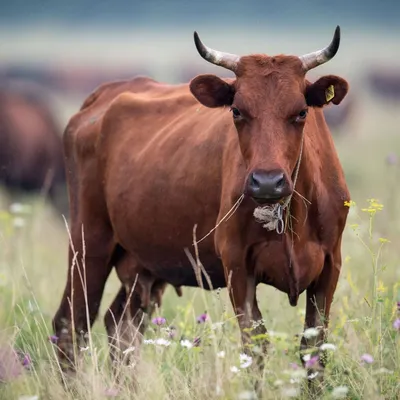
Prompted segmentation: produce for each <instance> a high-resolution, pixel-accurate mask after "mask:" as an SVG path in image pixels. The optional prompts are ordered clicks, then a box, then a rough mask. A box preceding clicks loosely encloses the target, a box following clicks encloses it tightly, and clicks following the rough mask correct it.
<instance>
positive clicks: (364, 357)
mask: <svg viewBox="0 0 400 400" xmlns="http://www.w3.org/2000/svg"><path fill="white" fill-rule="evenodd" d="M361 361H362V362H363V363H367V364H372V363H373V362H374V357H372V356H371V354H368V353H365V354H363V355H362V356H361Z"/></svg>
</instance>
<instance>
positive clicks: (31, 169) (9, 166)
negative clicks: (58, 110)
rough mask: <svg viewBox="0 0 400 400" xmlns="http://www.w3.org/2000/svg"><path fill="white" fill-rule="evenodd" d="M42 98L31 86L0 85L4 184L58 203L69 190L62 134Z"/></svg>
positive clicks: (1, 181)
mask: <svg viewBox="0 0 400 400" xmlns="http://www.w3.org/2000/svg"><path fill="white" fill-rule="evenodd" d="M42 94H43V93H42V91H41V90H40V89H39V88H38V87H37V86H36V85H33V84H31V83H28V82H22V81H10V82H2V83H1V85H0V184H2V185H4V186H5V187H6V188H7V189H8V190H10V191H15V190H17V191H23V192H39V191H44V192H46V191H48V193H49V195H50V197H51V198H53V199H54V196H55V195H56V193H62V190H63V189H64V190H65V189H66V188H65V172H64V158H63V150H62V140H61V131H60V130H59V127H58V126H57V122H56V120H55V118H54V116H53V115H52V112H51V111H50V109H49V106H48V104H47V103H46V102H45V101H44V98H43V96H42ZM64 197H66V192H65V193H64ZM57 204H61V203H57Z"/></svg>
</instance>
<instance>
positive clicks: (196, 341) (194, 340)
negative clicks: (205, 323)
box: [193, 337, 201, 347]
mask: <svg viewBox="0 0 400 400" xmlns="http://www.w3.org/2000/svg"><path fill="white" fill-rule="evenodd" d="M200 343H201V339H200V338H199V337H196V338H194V339H193V346H194V347H199V346H200Z"/></svg>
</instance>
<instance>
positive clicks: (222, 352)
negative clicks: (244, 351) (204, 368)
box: [217, 350, 225, 358]
mask: <svg viewBox="0 0 400 400" xmlns="http://www.w3.org/2000/svg"><path fill="white" fill-rule="evenodd" d="M217 357H218V358H225V351H224V350H221V351H219V352H218V353H217Z"/></svg>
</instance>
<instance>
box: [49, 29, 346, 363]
mask: <svg viewBox="0 0 400 400" xmlns="http://www.w3.org/2000/svg"><path fill="white" fill-rule="evenodd" d="M339 41H340V30H339V27H337V29H336V31H335V35H334V38H333V40H332V43H331V44H330V45H329V46H327V47H326V48H324V49H322V50H320V51H317V52H314V53H310V54H307V55H305V56H302V57H297V56H286V55H278V56H273V57H270V56H267V55H261V54H259V55H249V56H243V57H239V56H235V55H232V54H227V53H222V52H218V51H215V50H212V49H210V48H208V47H206V46H204V45H203V44H202V43H201V41H200V39H199V37H198V36H197V34H196V33H195V43H196V47H197V49H198V51H199V53H200V54H201V56H202V57H203V58H205V59H206V60H208V61H210V62H212V63H214V64H217V65H220V66H222V67H225V68H228V69H230V70H232V71H234V72H235V75H236V78H235V79H224V80H223V79H220V78H218V77H217V76H215V75H200V76H197V77H196V78H194V79H193V80H192V81H191V82H190V84H182V85H177V86H173V85H166V84H161V83H157V82H155V81H153V80H151V79H147V78H138V79H134V80H132V81H124V82H115V83H111V84H106V85H103V86H102V87H100V88H99V89H98V90H97V91H96V92H95V93H93V94H92V95H91V96H90V97H89V98H88V99H87V100H86V101H85V103H84V104H83V106H82V108H81V110H80V111H79V113H77V114H76V115H75V116H74V117H73V118H72V119H71V121H70V122H69V124H68V126H67V129H66V131H65V135H64V146H65V154H66V159H67V170H68V173H67V175H68V186H69V196H70V213H71V221H70V223H71V235H72V242H73V245H74V248H73V249H71V248H70V254H69V266H70V268H69V271H68V275H67V276H68V281H67V285H66V288H65V292H64V295H63V298H62V301H61V304H60V307H59V309H58V312H57V314H56V316H55V318H54V321H53V324H54V328H55V332H56V335H57V336H58V337H59V348H60V351H59V357H60V360H61V361H63V365H64V366H65V367H68V366H71V363H73V362H74V357H73V355H74V352H73V348H72V345H71V343H72V342H71V337H72V326H74V327H75V330H76V332H86V331H87V330H88V326H87V317H86V307H85V294H84V290H83V289H82V283H81V282H82V279H81V277H80V274H83V271H84V272H85V274H86V278H84V279H83V281H84V282H85V285H84V286H86V288H85V290H86V295H87V301H88V309H89V317H88V320H89V322H90V324H92V323H93V322H94V321H95V318H96V316H97V313H98V308H99V304H100V301H101V297H102V293H103V289H104V285H105V282H106V280H107V277H108V275H109V273H110V271H111V269H112V267H113V266H115V268H116V270H117V272H118V270H119V269H124V271H125V273H124V274H123V276H124V277H123V280H122V287H121V290H120V292H119V293H118V295H117V297H116V299H115V301H114V303H113V304H112V305H111V307H110V310H109V312H108V313H107V315H106V317H105V322H106V327H107V331H108V334H109V336H110V340H111V342H112V343H113V344H114V345H117V346H120V347H121V346H122V347H123V346H124V345H127V344H126V343H125V344H124V343H122V341H123V340H127V341H128V339H129V338H130V339H132V337H130V336H129V335H127V334H126V331H125V332H124V333H121V330H122V328H123V327H126V326H127V324H129V323H132V322H133V324H134V325H135V324H136V325H137V324H138V323H139V322H140V323H141V327H140V332H141V333H143V332H144V328H145V323H144V322H145V319H144V316H143V313H142V312H141V310H140V305H141V296H140V294H139V293H138V291H137V290H136V288H132V286H133V283H134V282H135V280H136V276H137V273H138V272H140V271H146V273H147V274H150V276H154V277H155V278H156V279H157V280H158V281H159V282H167V283H169V284H172V285H174V286H200V285H201V286H203V287H204V288H205V289H211V288H210V285H209V284H208V281H207V279H205V278H204V276H203V279H202V281H200V282H198V281H197V279H196V273H195V271H194V268H193V267H192V265H191V263H190V262H189V261H188V257H187V254H186V253H185V251H184V250H185V248H189V249H191V250H192V252H193V245H192V231H193V227H194V225H196V224H197V238H198V239H199V241H198V242H199V243H198V250H199V254H200V258H201V261H202V264H203V265H204V269H205V271H206V273H207V274H208V277H209V279H210V280H211V283H212V287H213V288H218V287H225V286H226V285H227V282H230V285H229V289H230V290H229V294H230V297H231V300H232V305H233V308H234V310H235V313H236V315H237V318H238V322H239V326H240V328H241V331H242V339H243V342H244V343H245V344H246V343H248V342H249V341H250V340H251V336H250V335H249V329H252V321H259V320H260V319H261V317H262V316H261V313H260V310H259V308H258V304H257V299H256V286H257V285H258V284H259V283H266V284H268V285H271V286H273V287H275V288H277V289H279V290H280V291H282V292H284V293H286V294H287V295H288V297H289V302H290V304H291V305H292V306H295V305H296V304H297V302H298V298H299V295H300V294H301V293H302V292H303V291H306V292H307V308H306V318H305V327H306V328H309V327H320V330H319V334H318V336H317V337H314V338H312V339H309V340H306V338H304V337H303V338H302V341H301V344H302V348H307V347H309V346H312V345H319V344H321V343H322V341H323V340H324V337H325V328H326V327H327V326H328V317H329V310H330V307H331V303H332V298H333V294H334V292H335V288H336V284H337V281H338V277H339V272H340V268H341V239H342V232H343V229H344V226H345V222H346V218H347V212H348V208H347V207H346V206H345V205H344V202H345V201H346V200H349V192H348V189H347V186H346V183H345V179H344V175H343V171H342V168H341V165H340V163H339V160H338V156H337V154H336V151H335V148H334V145H333V142H332V138H331V136H330V133H329V129H328V127H327V125H326V123H325V120H324V116H323V111H322V107H323V106H324V105H326V104H327V103H329V102H332V103H333V104H339V103H340V102H341V101H342V99H343V98H344V97H345V95H346V94H347V91H348V84H347V82H346V81H345V80H343V79H342V78H340V77H338V76H335V75H328V76H323V77H321V78H320V79H319V80H317V81H316V82H315V83H310V82H309V81H307V80H306V78H305V75H306V72H307V71H308V70H310V69H312V68H315V67H317V66H318V65H320V64H323V63H325V62H327V61H328V60H330V59H331V58H332V57H333V56H334V55H335V54H336V52H337V50H338V47H339ZM228 216H229V218H228ZM256 217H257V218H256ZM260 222H262V223H260ZM216 226H217V228H216V229H214V230H213V228H214V227H216ZM210 232H211V233H210ZM209 233H210V234H209ZM82 234H84V243H85V246H84V248H83V244H82V243H83V241H82ZM207 235H208V236H207ZM203 237H205V238H204V240H200V238H203ZM83 254H84V262H85V269H83V268H82V265H81V263H80V261H79V260H81V258H82V255H83ZM71 265H73V267H74V269H73V271H74V274H73V277H72V278H71ZM126 271H130V274H129V273H128V274H126ZM72 287H73V288H74V291H73V292H72ZM130 291H132V292H133V295H132V298H131V299H130V301H128V304H129V306H128V307H127V309H128V310H129V312H124V307H125V305H126V304H127V300H128V298H127V294H128V293H130ZM72 293H73V299H72ZM71 299H72V300H73V304H72V307H70V300H71ZM71 311H72V312H71ZM129 319H130V320H129ZM72 320H73V322H74V324H71V321H72ZM116 324H119V325H118V327H117V326H116ZM245 328H249V329H245ZM265 331H266V329H265V327H264V326H263V325H262V324H259V325H258V327H257V328H255V329H253V331H252V332H253V333H263V332H265ZM136 338H137V337H136ZM266 345H267V343H266V342H265V343H264V346H263V347H264V348H266V347H267V346H266ZM67 359H69V362H66V360H67ZM319 367H320V366H319ZM319 367H318V368H319Z"/></svg>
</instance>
